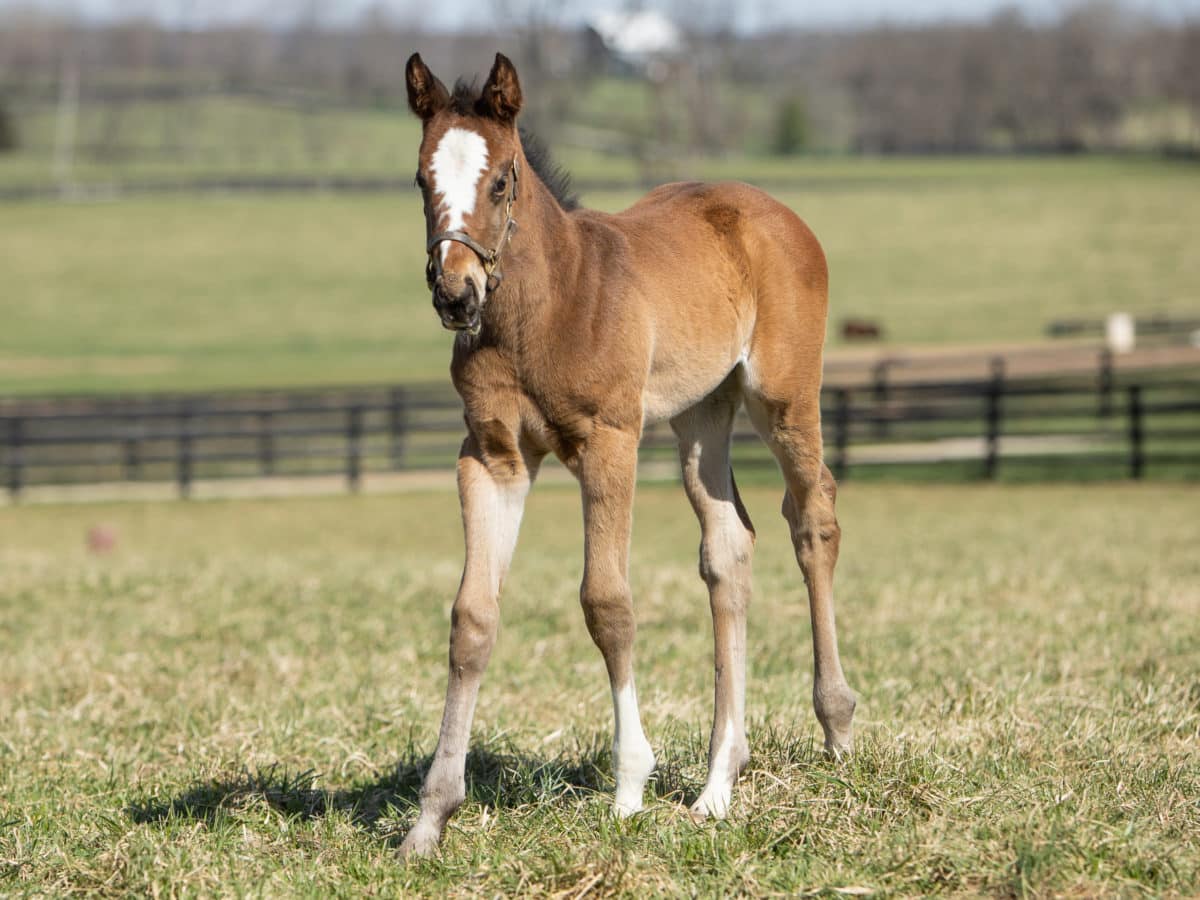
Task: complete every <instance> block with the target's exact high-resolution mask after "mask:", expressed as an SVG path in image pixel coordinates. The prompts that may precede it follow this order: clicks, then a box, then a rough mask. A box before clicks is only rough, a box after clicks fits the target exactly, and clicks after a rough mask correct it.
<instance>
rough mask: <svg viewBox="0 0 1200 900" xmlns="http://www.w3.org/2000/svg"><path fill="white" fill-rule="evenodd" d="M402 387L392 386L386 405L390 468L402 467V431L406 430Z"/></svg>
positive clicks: (398, 468) (397, 468)
mask: <svg viewBox="0 0 1200 900" xmlns="http://www.w3.org/2000/svg"><path fill="white" fill-rule="evenodd" d="M404 401H405V398H404V388H399V387H398V388H392V393H391V397H390V403H389V405H388V433H389V440H390V447H391V454H392V468H393V469H395V470H397V471H399V470H400V469H403V468H404V433H405V431H406V427H405V426H406V422H405V419H406V412H407V410H406V408H405V402H404Z"/></svg>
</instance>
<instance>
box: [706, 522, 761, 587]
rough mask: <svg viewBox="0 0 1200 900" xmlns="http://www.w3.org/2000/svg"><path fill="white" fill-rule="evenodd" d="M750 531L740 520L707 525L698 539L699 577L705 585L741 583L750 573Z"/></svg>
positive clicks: (751, 547) (752, 537)
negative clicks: (701, 536)
mask: <svg viewBox="0 0 1200 900" xmlns="http://www.w3.org/2000/svg"><path fill="white" fill-rule="evenodd" d="M753 557H754V533H753V532H752V531H750V530H749V529H747V528H746V527H745V526H744V525H742V523H741V522H740V521H732V522H726V523H723V525H722V527H720V528H710V529H708V530H707V531H706V532H705V535H704V537H703V538H702V539H701V541H700V577H701V578H702V579H703V580H704V583H705V584H707V585H708V587H709V589H710V590H711V589H715V588H717V587H720V586H722V585H741V584H744V583H745V580H746V579H747V578H748V577H749V575H750V569H751V563H752V560H753Z"/></svg>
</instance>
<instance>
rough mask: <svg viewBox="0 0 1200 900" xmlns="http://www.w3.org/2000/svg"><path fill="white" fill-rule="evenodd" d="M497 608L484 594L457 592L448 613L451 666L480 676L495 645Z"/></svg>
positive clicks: (491, 599) (497, 622) (498, 613)
mask: <svg viewBox="0 0 1200 900" xmlns="http://www.w3.org/2000/svg"><path fill="white" fill-rule="evenodd" d="M499 626H500V606H499V604H498V603H497V602H496V599H495V598H494V597H491V596H489V595H486V594H475V593H470V594H467V593H460V594H459V596H458V599H456V600H455V601H454V608H453V610H451V613H450V666H451V668H453V669H454V670H455V671H457V672H461V673H463V674H481V673H482V672H483V670H484V668H485V667H486V666H487V662H488V659H489V658H490V657H491V655H492V647H494V646H495V644H496V632H497V630H498V629H499Z"/></svg>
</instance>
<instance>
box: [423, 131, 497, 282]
mask: <svg viewBox="0 0 1200 900" xmlns="http://www.w3.org/2000/svg"><path fill="white" fill-rule="evenodd" d="M487 164H488V152H487V141H485V140H484V139H483V137H482V135H479V134H477V133H476V132H474V131H468V130H467V129H466V128H451V129H450V130H449V131H447V132H446V133H445V134H443V135H442V139H441V140H440V141H439V142H438V146H437V149H436V150H435V151H433V161H432V163H431V169H430V171H431V174H432V175H433V185H432V188H433V193H434V196H435V201H436V202H435V204H434V211H435V212H436V213H437V215H438V217H439V219H440V218H441V217H442V216H445V217H446V221H445V224H444V225H441V226H439V227H438V229H437V230H438V231H460V230H462V229H463V227H464V226H465V225H466V222H467V216H469V215H470V214H471V213H473V212H474V211H475V194H476V192H477V188H478V185H479V176H480V175H482V174H483V173H484V172H485V171H486V170H487ZM449 249H450V242H449V241H443V242H442V260H443V261H444V260H445V259H446V253H447V251H448V250H449Z"/></svg>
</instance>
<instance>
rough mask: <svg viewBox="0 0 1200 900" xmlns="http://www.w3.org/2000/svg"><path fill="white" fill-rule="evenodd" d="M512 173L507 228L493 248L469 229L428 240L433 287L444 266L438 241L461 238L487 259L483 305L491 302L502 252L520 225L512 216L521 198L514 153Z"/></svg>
mask: <svg viewBox="0 0 1200 900" xmlns="http://www.w3.org/2000/svg"><path fill="white" fill-rule="evenodd" d="M509 174H510V175H511V179H512V181H511V184H510V185H509V189H508V200H507V202H506V203H505V205H504V230H503V231H501V232H500V240H499V241H497V242H496V246H495V248H493V249H491V250H489V249H488V248H487V247H485V246H483V244H481V243H479V241H477V240H475V238H473V237H471V236H470V235H469V234H467V233H466V232H465V231H442V232H439V233H438V234H435V235H433V236H432V237H431V238H430V239H429V240H428V241H426V242H425V255H426V257H427V259H426V261H425V282H426V283H427V284H428V285H429V289H430V290H433V287H434V285H435V284H437V280H438V277H439V276H440V275H441V266H440V265H439V264H438V261H437V257H436V255H435V254H434V251H435V250H436V249H437V247H438V244H440V243H442V241H458V243H460V244H465V245H466V246H468V247H470V248H471V250H472V251H473V252H474V253H475V255H476V256H478V257H479V261H480V262H481V263H483V271H484V272H486V273H487V284H486V286H485V287H484V295H483V297H481V298H480V304H479V305H480V307H481V308H482V306H483V304H484V303H486V302H487V298H488V295H490V294H491V293H492V292H493V291H494V290H496V288H498V287H499V286H500V282H501V280H502V279H503V277H504V276H503V275H502V274H501V273H500V272H499V271H497V268H496V267H497V266H498V265H499V264H500V254H501V252H502V251H503V250H504V247H505V245H507V244H508V239H509V238H510V237H512V233H513V231H514V230H515V229H516V227H517V220H516V219H514V218H513V217H512V210H513V204H514V203H516V202H517V160H516V157H513V161H512V167H511V168H510V170H509Z"/></svg>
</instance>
